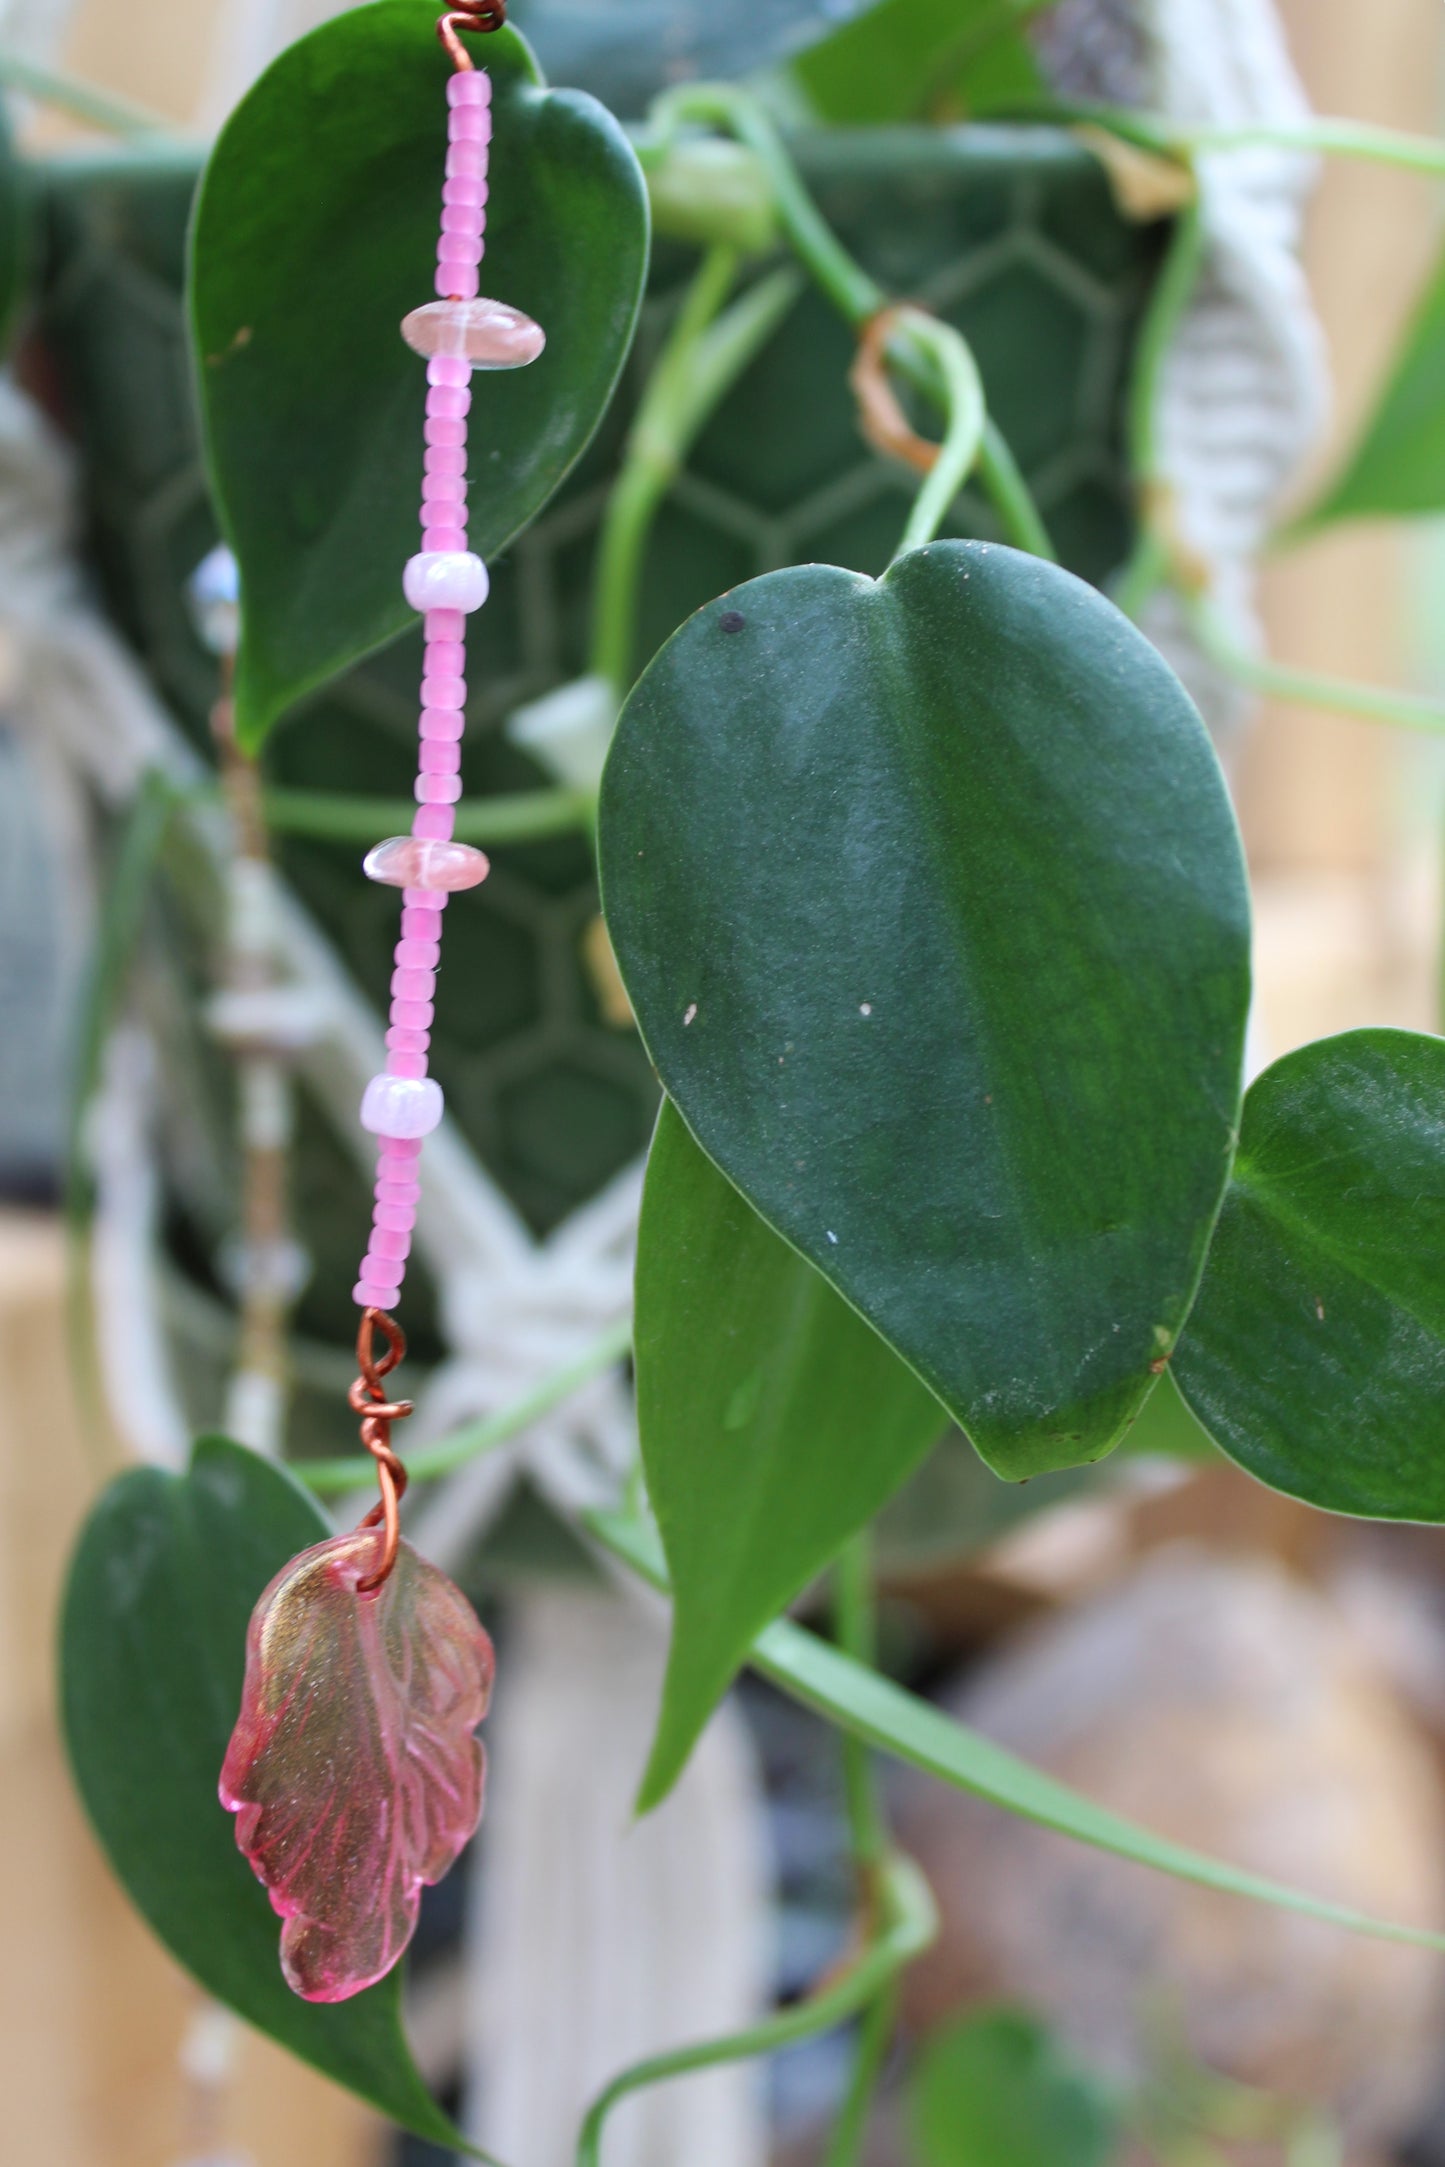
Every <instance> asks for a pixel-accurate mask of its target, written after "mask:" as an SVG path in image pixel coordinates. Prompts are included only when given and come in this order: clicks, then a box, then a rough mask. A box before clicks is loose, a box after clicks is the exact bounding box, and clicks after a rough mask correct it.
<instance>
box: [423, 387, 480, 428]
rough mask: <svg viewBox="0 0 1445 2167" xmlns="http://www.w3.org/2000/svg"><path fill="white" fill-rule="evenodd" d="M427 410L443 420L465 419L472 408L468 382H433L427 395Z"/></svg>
mask: <svg viewBox="0 0 1445 2167" xmlns="http://www.w3.org/2000/svg"><path fill="white" fill-rule="evenodd" d="M426 410H427V412H428V413H429V414H432V415H435V416H436V417H437V419H438V420H441V421H464V420H465V419H466V417H467V415H468V414H470V412H471V410H472V393H471V387H470V385H467V384H433V385H432V387H431V389H430V391H429V392H428V393H427V395H426Z"/></svg>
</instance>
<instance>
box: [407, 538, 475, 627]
mask: <svg viewBox="0 0 1445 2167" xmlns="http://www.w3.org/2000/svg"><path fill="white" fill-rule="evenodd" d="M401 587H402V593H403V594H404V595H405V596H406V598H407V600H408V602H410V604H411V606H412V608H413V609H415V610H421V611H422V612H423V613H424V614H425V613H426V612H427V611H429V610H434V609H460V610H474V609H480V608H481V606H482V604H483V603H484V602H485V601H486V599H487V594H488V591H489V590H490V587H491V581H490V580H489V579H488V577H487V568H486V566H485V565H484V564H483V562H482V560H481V558H480V557H478V556H475V555H474V554H473V553H472V551H471V550H469V549H446V550H423V551H422V553H421V555H420V556H418V557H412V558H410V559H409V560H408V562H407V567H406V570H405V572H404V573H403V574H402V582H401Z"/></svg>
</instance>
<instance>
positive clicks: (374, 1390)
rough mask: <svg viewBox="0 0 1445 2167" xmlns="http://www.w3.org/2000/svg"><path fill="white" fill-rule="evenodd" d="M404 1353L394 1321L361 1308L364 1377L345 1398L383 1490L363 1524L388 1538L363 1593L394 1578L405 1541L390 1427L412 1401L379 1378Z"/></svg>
mask: <svg viewBox="0 0 1445 2167" xmlns="http://www.w3.org/2000/svg"><path fill="white" fill-rule="evenodd" d="M378 1332H380V1333H381V1335H382V1337H383V1338H384V1339H385V1341H386V1352H385V1354H383V1355H382V1356H381V1357H380V1359H379V1360H378V1358H377V1353H376V1335H377V1333H378ZM405 1353H406V1335H405V1334H404V1333H403V1331H402V1328H401V1326H400V1325H399V1324H398V1323H397V1321H396V1319H395V1317H389V1316H388V1315H387V1313H386V1311H385V1310H384V1309H366V1310H363V1311H362V1315H361V1327H360V1329H359V1331H358V1332H357V1335H356V1360H357V1365H358V1367H359V1368H360V1370H361V1375H360V1376H359V1377H358V1378H357V1380H356V1382H355V1383H354V1384H353V1385H352V1387H351V1389H350V1391H349V1392H348V1393H347V1395H346V1397H347V1401H348V1403H349V1404H350V1406H351V1407H353V1408H354V1409H355V1411H356V1413H357V1414H359V1415H360V1416H361V1442H362V1443H363V1444H364V1445H365V1447H366V1449H367V1451H368V1452H369V1453H370V1454H371V1456H372V1458H373V1459H374V1460H375V1462H376V1479H377V1483H378V1485H379V1487H380V1490H381V1503H380V1504H379V1505H373V1506H372V1508H371V1510H370V1512H369V1513H368V1514H367V1515H366V1518H365V1519H364V1520H363V1521H362V1522H361V1525H362V1526H363V1527H384V1528H385V1530H386V1535H385V1539H384V1541H383V1543H382V1548H381V1563H380V1564H379V1565H378V1566H377V1568H376V1571H375V1572H374V1573H373V1574H372V1575H371V1577H370V1578H369V1579H367V1580H358V1582H357V1583H356V1585H357V1588H358V1590H359V1592H360V1593H361V1594H362V1595H370V1594H373V1593H374V1592H375V1590H376V1589H377V1588H379V1587H380V1586H381V1585H382V1584H383V1582H384V1581H386V1580H387V1579H388V1578H389V1577H390V1574H391V1569H392V1567H393V1566H394V1565H395V1563H396V1552H397V1546H398V1544H399V1543H400V1541H401V1512H400V1507H401V1501H402V1498H403V1496H404V1495H405V1492H406V1468H405V1466H404V1465H403V1463H402V1461H401V1460H399V1459H398V1458H397V1455H396V1453H395V1452H394V1451H393V1449H392V1443H391V1425H392V1423H393V1422H402V1421H404V1420H405V1419H406V1417H407V1416H408V1415H409V1414H410V1413H411V1401H410V1400H389V1399H388V1398H387V1396H386V1394H385V1392H383V1390H382V1388H381V1380H382V1378H383V1377H389V1376H390V1375H391V1373H392V1371H393V1370H394V1369H395V1368H396V1366H397V1364H398V1363H399V1362H400V1361H401V1360H402V1358H403V1356H404V1355H405Z"/></svg>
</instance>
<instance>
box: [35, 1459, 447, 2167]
mask: <svg viewBox="0 0 1445 2167" xmlns="http://www.w3.org/2000/svg"><path fill="white" fill-rule="evenodd" d="M329 1532H330V1530H329V1528H328V1527H327V1525H326V1522H325V1521H324V1520H323V1519H322V1517H321V1514H320V1513H319V1512H318V1510H317V1508H316V1506H315V1505H314V1504H313V1503H312V1502H311V1500H310V1499H309V1498H308V1497H307V1496H306V1494H305V1492H304V1491H303V1490H302V1489H301V1488H300V1487H299V1486H298V1485H297V1484H296V1483H295V1482H293V1481H292V1479H291V1478H290V1476H289V1475H287V1474H285V1473H283V1471H282V1470H281V1469H280V1468H278V1467H276V1466H275V1465H274V1464H273V1463H272V1462H270V1461H267V1460H263V1459H260V1458H258V1456H257V1455H256V1454H255V1453H252V1452H246V1451H244V1450H243V1449H242V1448H241V1447H240V1446H239V1445H233V1444H230V1443H228V1442H227V1441H226V1440H224V1439H222V1438H207V1439H203V1440H202V1442H201V1443H200V1444H198V1445H197V1447H196V1449H195V1454H194V1457H193V1458H192V1461H191V1466H190V1471H189V1473H187V1474H185V1475H182V1476H177V1475H167V1474H162V1473H160V1472H159V1471H158V1470H156V1469H154V1468H145V1469H138V1470H135V1471H133V1472H132V1473H130V1474H126V1475H122V1476H120V1477H119V1479H118V1480H117V1481H115V1482H113V1483H112V1484H111V1486H110V1488H109V1489H108V1490H107V1491H106V1492H105V1494H104V1495H103V1497H102V1498H101V1499H100V1502H99V1503H98V1504H97V1505H96V1507H95V1509H94V1511H93V1512H92V1513H91V1516H90V1519H89V1520H88V1521H87V1523H86V1526H85V1530H84V1532H83V1534H82V1536H81V1539H80V1545H79V1548H78V1549H77V1551H76V1554H75V1559H74V1563H73V1564H72V1566H71V1571H70V1580H69V1585H68V1587H67V1590H66V1596H65V1609H64V1618H63V1624H62V1637H61V1693H62V1710H63V1717H64V1726H65V1738H66V1744H67V1746H68V1748H69V1751H70V1760H71V1766H72V1768H73V1769H74V1772H75V1779H76V1783H77V1785H78V1787H79V1790H80V1795H81V1797H82V1799H83V1800H84V1802H85V1807H86V1811H87V1812H88V1813H89V1815H90V1818H91V1821H92V1822H93V1824H94V1826H95V1831H96V1834H97V1835H98V1836H99V1838H100V1840H101V1843H102V1845H103V1846H104V1848H105V1850H106V1853H107V1855H108V1856H109V1859H110V1862H111V1864H112V1866H113V1867H114V1868H115V1871H116V1873H117V1875H118V1876H119V1878H120V1880H121V1882H122V1883H123V1884H124V1886H125V1888H126V1890H127V1892H128V1894H129V1895H130V1898H131V1900H132V1902H133V1903H134V1904H135V1905H136V1907H137V1909H138V1910H140V1911H141V1912H142V1913H143V1914H144V1916H145V1917H146V1919H147V1920H148V1921H149V1923H150V1925H151V1926H152V1927H153V1928H154V1929H155V1931H156V1933H157V1934H159V1936H160V1938H161V1940H162V1941H164V1942H165V1944H166V1946H167V1947H168V1948H169V1949H170V1950H171V1952H172V1954H173V1955H174V1956H176V1957H178V1958H179V1960H180V1961H181V1963H182V1964H184V1965H185V1967H186V1969H187V1970H188V1971H189V1972H191V1973H192V1974H193V1976H194V1977H195V1978H196V1979H198V1980H199V1981H200V1983H201V1985H202V1986H203V1987H204V1988H205V1989H206V1991H207V1992H208V1993H210V1994H214V1995H215V1997H216V1999H217V2000H218V2001H222V2002H225V2003H226V2005H227V2006H228V2007H229V2008H232V2009H234V2010H236V2011H237V2012H238V2014H239V2015H241V2016H243V2017H245V2018H246V2019H247V2021H248V2022H249V2023H252V2024H254V2025H255V2026H256V2028H257V2029H258V2030H259V2031H263V2032H267V2033H269V2034H270V2036H271V2037H272V2038H273V2039H276V2040H279V2041H280V2043H281V2045H282V2046H284V2047H289V2048H290V2050H291V2052H292V2053H293V2054H298V2055H300V2057H301V2058H302V2060H303V2061H307V2062H311V2063H313V2064H314V2065H315V2067H316V2068H318V2069H320V2070H322V2071H324V2072H325V2074H326V2075H327V2076H328V2077H333V2078H335V2080H336V2082H337V2083H338V2084H344V2085H345V2086H346V2087H347V2088H348V2089H349V2090H350V2091H353V2092H356V2093H357V2094H359V2096H360V2097H361V2098H362V2099H365V2100H368V2101H370V2103H371V2104H372V2105H373V2106H375V2107H379V2108H380V2109H381V2111H382V2113H383V2114H387V2115H390V2116H391V2118H392V2120H393V2121H396V2122H400V2123H401V2124H403V2126H404V2127H406V2128H407V2129H410V2130H414V2131H415V2132H416V2134H417V2135H418V2136H421V2137H426V2138H430V2139H431V2140H432V2141H433V2142H434V2143H436V2144H439V2145H443V2146H457V2145H460V2144H461V2140H460V2138H459V2137H458V2135H457V2132H456V2131H455V2129H453V2127H452V2125H451V2123H450V2122H449V2121H448V2119H447V2117H446V2116H445V2115H444V2114H443V2113H442V2111H441V2109H440V2108H439V2107H438V2106H437V2105H436V2104H435V2102H434V2101H433V2100H432V2098H431V2095H430V2094H429V2092H428V2091H427V2089H426V2086H425V2085H424V2083H423V2082H422V2079H421V2077H420V2075H419V2074H418V2072H417V2070H416V2068H415V2066H414V2065H413V2062H412V2059H411V2055H410V2053H409V2051H408V2048H407V2044H406V2039H405V2036H404V2035H403V2032H402V2028H401V1973H400V1971H399V1970H398V1971H394V1972H393V1973H392V1974H391V1976H390V1977H389V1978H387V1979H384V1980H382V1982H381V1983H380V1985H378V1986H374V1987H370V1988H369V1989H368V1990H367V1991H366V1992H365V1993H364V1994H358V1995H357V1996H356V1998H355V1999H354V2000H353V2001H348V2002H338V2003H333V2004H331V2005H322V2004H319V2003H312V2002H304V2001H300V2000H298V1999H297V1997H296V1996H295V1995H294V1994H293V1993H292V1992H291V1990H290V1988H289V1987H288V1986H287V1985H286V1983H285V1981H284V1980H283V1979H282V1977H281V1965H280V1960H279V1956H278V1944H279V1940H280V1931H281V1928H280V1921H279V1920H278V1919H277V1917H276V1914H275V1912H274V1911H273V1910H272V1909H271V1906H270V1904H269V1903H268V1902H267V1899H266V1892H265V1890H264V1889H263V1888H262V1887H261V1885H260V1883H259V1882H258V1881H257V1880H256V1879H255V1877H254V1875H253V1874H252V1872H251V1869H250V1867H249V1866H248V1865H247V1864H246V1861H245V1859H244V1858H242V1856H241V1854H240V1852H239V1851H238V1850H237V1848H236V1838H235V1829H234V1825H233V1823H232V1820H231V1817H230V1815H229V1814H228V1813H226V1812H224V1811H223V1810H222V1807H221V1802H220V1799H219V1798H218V1796H217V1793H216V1784H217V1779H218V1777H219V1775H220V1770H221V1763H222V1760H223V1758H224V1756H225V1752H226V1745H227V1741H228V1739H229V1737H230V1734H231V1726H232V1725H233V1723H234V1722H235V1719H236V1714H237V1711H238V1709H239V1707H240V1705H241V1678H242V1672H243V1670H244V1667H245V1659H246V1626H247V1622H248V1620H249V1618H250V1614H251V1609H252V1606H253V1604H254V1603H255V1601H256V1598H257V1596H258V1595H259V1594H260V1593H261V1591H262V1589H263V1588H264V1587H265V1586H266V1584H267V1582H268V1581H269V1580H270V1579H271V1578H272V1576H273V1575H274V1574H275V1573H276V1572H277V1571H278V1570H279V1569H280V1567H281V1566H282V1565H284V1564H285V1562H286V1560H287V1559H288V1558H289V1557H291V1556H292V1555H293V1554H294V1553H295V1552H297V1551H299V1550H304V1549H307V1548H308V1547H309V1546H310V1545H311V1544H312V1543H315V1542H317V1541H318V1540H320V1539H321V1538H323V1537H324V1536H326V1535H327V1534H329ZM462 2149H463V2150H465V2149H466V2147H465V2146H462Z"/></svg>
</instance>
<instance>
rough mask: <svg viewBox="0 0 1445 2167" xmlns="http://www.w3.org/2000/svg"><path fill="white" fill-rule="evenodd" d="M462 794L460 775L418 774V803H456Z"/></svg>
mask: <svg viewBox="0 0 1445 2167" xmlns="http://www.w3.org/2000/svg"><path fill="white" fill-rule="evenodd" d="M461 794H462V779H461V776H460V775H418V777H417V779H416V801H417V803H418V805H455V804H456V802H457V799H458V798H459V797H460V796H461Z"/></svg>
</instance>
